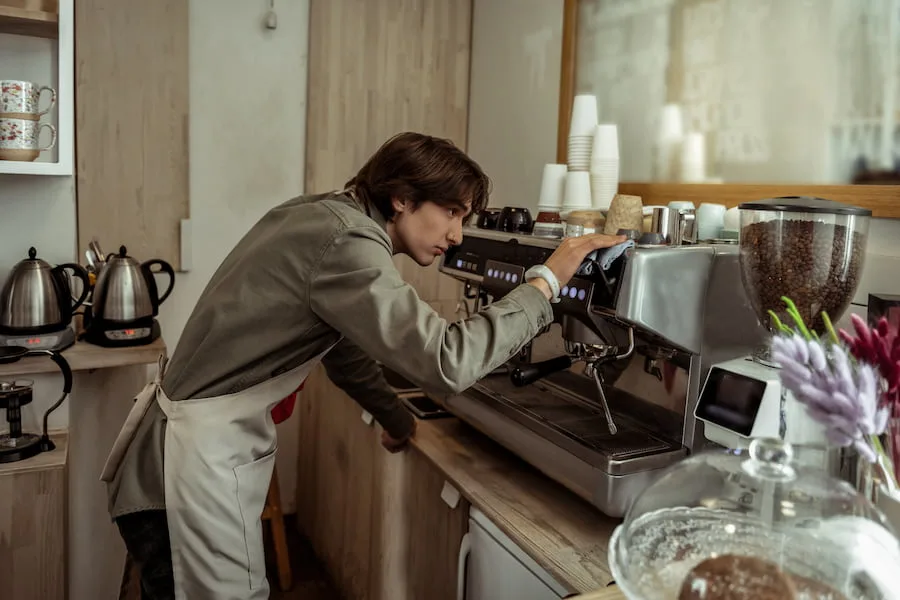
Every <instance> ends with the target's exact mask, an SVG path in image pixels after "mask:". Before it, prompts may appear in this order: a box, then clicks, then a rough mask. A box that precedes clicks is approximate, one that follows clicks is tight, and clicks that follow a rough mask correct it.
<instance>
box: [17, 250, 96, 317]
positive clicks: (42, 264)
mask: <svg viewBox="0 0 900 600" xmlns="http://www.w3.org/2000/svg"><path fill="white" fill-rule="evenodd" d="M67 270H71V271H72V274H73V275H74V276H75V277H77V278H78V279H80V280H81V295H80V296H79V297H78V298H77V299H75V298H73V297H72V289H71V287H70V286H69V278H68V277H67V276H66V271H67ZM90 288H91V285H90V282H89V280H88V274H87V271H86V270H85V269H84V267H82V266H81V265H76V264H74V263H64V264H61V265H58V266H56V267H54V266H51V265H50V264H48V263H47V262H46V261H44V260H41V259H40V258H38V257H37V250H35V249H34V248H33V247H32V248H29V249H28V258H26V259H25V260H22V261H20V262H19V263H18V264H16V266H15V267H13V270H12V273H10V275H9V278H8V279H7V280H6V283H5V284H4V286H3V290H2V291H0V331H2V332H3V333H7V334H29V335H30V334H41V333H49V332H52V331H59V330H61V329H64V328H65V327H67V326H68V325H69V323H70V322H71V321H72V313H73V311H74V310H75V309H76V308H78V307H79V306H81V305H82V304H83V303H84V299H85V297H86V296H87V294H88V292H89V291H90Z"/></svg>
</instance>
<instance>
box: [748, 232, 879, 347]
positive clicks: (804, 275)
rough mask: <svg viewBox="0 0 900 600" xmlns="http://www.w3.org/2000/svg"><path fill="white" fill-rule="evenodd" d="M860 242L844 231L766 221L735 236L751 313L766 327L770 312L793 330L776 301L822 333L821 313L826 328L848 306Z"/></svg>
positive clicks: (858, 264) (859, 259) (861, 248)
mask: <svg viewBox="0 0 900 600" xmlns="http://www.w3.org/2000/svg"><path fill="white" fill-rule="evenodd" d="M865 243H866V239H865V236H863V235H861V234H860V233H859V232H857V231H854V230H853V229H851V228H848V227H846V226H844V225H832V224H829V223H822V222H818V221H801V220H772V221H763V222H760V223H753V224H752V225H748V226H747V227H744V228H743V229H742V230H741V278H742V279H743V281H744V289H745V290H746V292H747V296H748V298H749V299H750V303H751V304H752V305H753V308H754V310H755V311H756V313H757V314H758V315H759V316H760V318H761V319H762V322H763V324H765V325H766V326H769V325H770V319H769V316H768V314H767V311H769V310H771V311H773V312H775V314H777V315H778V318H779V319H781V321H782V322H783V323H785V324H787V325H793V319H791V318H790V317H789V316H788V314H787V311H786V310H785V309H786V307H785V305H784V302H783V301H782V300H781V297H782V296H787V297H788V298H790V299H791V300H792V301H793V302H794V304H796V305H797V311H798V312H799V313H800V316H801V317H803V321H804V323H806V326H807V327H809V328H810V329H811V330H813V331H815V332H816V333H818V334H819V335H822V334H823V333H825V322H824V320H823V319H822V312H823V311H824V312H826V313H828V317H829V318H830V319H831V321H832V323H833V322H835V321H837V320H838V319H840V318H841V316H842V315H843V314H844V311H846V310H847V307H848V306H849V305H850V301H851V300H852V299H853V294H854V293H855V292H856V286H857V285H858V284H859V277H860V273H861V272H862V267H863V258H864V255H865Z"/></svg>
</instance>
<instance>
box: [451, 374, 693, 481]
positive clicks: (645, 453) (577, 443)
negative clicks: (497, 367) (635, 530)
mask: <svg viewBox="0 0 900 600" xmlns="http://www.w3.org/2000/svg"><path fill="white" fill-rule="evenodd" d="M554 388H555V386H554V387H553V388H551V387H550V386H547V385H543V384H540V383H537V384H532V385H529V386H525V387H521V388H520V387H515V386H513V385H512V383H511V382H509V380H508V378H506V377H497V378H494V379H490V380H482V381H481V382H479V383H477V384H476V385H475V386H474V387H473V388H471V390H470V392H467V394H468V395H472V394H477V395H478V396H480V397H481V398H482V399H483V400H485V401H487V403H488V404H490V405H492V406H493V407H494V408H495V409H497V410H499V411H500V412H503V413H504V414H506V415H507V416H508V417H510V418H512V419H513V420H515V421H516V422H518V423H520V424H521V425H524V426H525V427H528V428H529V429H531V430H532V431H534V432H535V433H538V434H539V435H542V436H543V437H546V438H547V439H550V440H551V441H554V443H556V444H557V445H559V446H563V447H565V448H566V449H567V450H569V451H570V452H572V453H573V454H576V455H578V456H579V457H580V458H582V459H583V460H585V461H587V462H589V463H591V464H593V465H595V466H597V467H598V468H601V469H603V470H605V471H607V472H609V473H610V474H624V473H628V472H633V471H637V470H644V469H648V468H657V467H658V466H659V465H660V464H663V465H667V464H671V463H672V462H673V459H672V456H671V455H673V454H676V455H681V456H683V455H685V454H686V451H685V449H684V448H683V447H682V446H681V444H679V443H676V442H673V441H670V440H667V439H666V438H664V437H662V436H661V435H658V434H656V433H654V432H652V431H650V430H648V429H646V428H645V427H642V426H641V425H640V424H638V423H636V422H634V421H632V420H630V419H629V418H628V417H627V416H625V415H621V414H617V413H616V412H613V418H614V420H615V422H616V427H617V429H618V431H617V432H616V433H615V434H612V433H610V432H609V427H608V425H607V423H606V417H605V416H604V415H603V411H602V409H601V408H600V407H599V406H597V407H595V406H592V404H591V402H590V401H587V400H585V399H584V398H581V397H579V396H576V395H575V394H571V393H568V392H567V391H565V390H561V389H554ZM611 391H615V390H611Z"/></svg>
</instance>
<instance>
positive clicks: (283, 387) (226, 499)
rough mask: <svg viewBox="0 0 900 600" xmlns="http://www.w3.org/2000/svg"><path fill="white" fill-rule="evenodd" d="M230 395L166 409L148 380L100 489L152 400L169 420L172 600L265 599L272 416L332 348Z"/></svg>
mask: <svg viewBox="0 0 900 600" xmlns="http://www.w3.org/2000/svg"><path fill="white" fill-rule="evenodd" d="M333 347H334V346H332V347H330V348H328V350H326V351H325V352H323V353H322V354H320V355H318V356H316V357H315V358H313V359H312V360H310V361H309V362H306V363H304V364H302V365H300V366H299V367H297V368H295V369H293V370H291V371H288V372H286V373H282V374H281V375H278V376H277V377H274V378H272V379H269V380H268V381H264V382H262V383H260V384H258V385H255V386H253V387H251V388H249V389H247V390H244V391H242V392H238V393H236V394H229V395H225V396H216V397H213V398H202V399H196V400H183V401H180V402H172V401H171V400H169V399H168V398H167V397H166V395H165V393H164V392H163V390H162V387H161V386H160V382H161V381H162V377H163V374H164V372H165V358H161V359H160V365H159V372H158V373H157V375H156V377H155V378H154V379H153V381H151V382H150V383H149V384H147V386H146V387H145V388H144V389H143V390H142V391H141V393H140V394H138V396H137V398H136V400H135V403H134V407H133V408H132V409H131V412H130V413H129V415H128V418H127V419H126V421H125V425H124V426H123V427H122V430H121V431H120V433H119V436H118V438H117V439H116V442H115V444H113V448H112V451H111V452H110V455H109V458H108V459H107V462H106V466H105V467H104V469H103V474H102V475H101V479H102V480H103V481H107V482H108V481H111V480H112V479H113V477H114V476H115V474H116V471H117V470H118V468H119V465H120V463H121V461H122V458H123V457H124V455H125V451H126V450H127V448H128V446H129V445H130V444H131V441H132V440H133V438H134V435H135V432H136V431H137V428H138V425H139V424H140V422H141V420H142V419H143V417H144V415H145V414H146V413H147V410H148V408H149V407H150V405H151V402H152V401H153V400H155V401H156V402H157V403H158V404H159V406H160V408H161V409H162V411H163V412H164V413H165V415H166V418H167V423H166V437H165V447H164V451H163V457H164V463H163V464H164V471H165V473H164V479H165V493H166V516H167V518H168V523H169V541H170V544H171V548H172V570H173V575H174V579H175V598H176V599H178V600H263V599H265V598H268V597H269V583H268V581H267V580H266V563H265V550H264V547H263V537H262V523H261V520H260V517H261V515H262V512H263V508H264V507H265V501H266V494H267V493H268V490H269V481H270V480H271V478H272V470H273V469H274V467H275V449H276V447H277V443H276V439H275V423H274V421H273V420H272V414H271V413H272V408H273V407H274V406H275V405H276V404H278V403H279V402H280V401H281V400H282V399H284V398H285V397H286V396H288V395H289V394H291V393H292V392H293V391H295V390H296V389H297V388H298V387H300V384H301V383H303V381H304V380H305V379H306V377H307V375H309V373H310V371H312V369H313V368H314V367H315V366H316V365H317V364H318V363H319V362H320V361H321V360H322V358H323V357H324V356H325V354H327V353H328V351H329V350H331V348H333Z"/></svg>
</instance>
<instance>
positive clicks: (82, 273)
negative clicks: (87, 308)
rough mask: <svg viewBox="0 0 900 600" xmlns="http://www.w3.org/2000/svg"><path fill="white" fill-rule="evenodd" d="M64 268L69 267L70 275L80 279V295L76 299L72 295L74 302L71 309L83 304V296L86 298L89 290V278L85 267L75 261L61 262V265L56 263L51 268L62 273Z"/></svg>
mask: <svg viewBox="0 0 900 600" xmlns="http://www.w3.org/2000/svg"><path fill="white" fill-rule="evenodd" d="M66 269H71V270H72V275H74V276H75V277H77V278H78V279H80V280H81V296H79V297H78V299H77V300H76V299H75V298H74V296H73V297H72V300H74V304H72V308H71V310H75V309H76V308H78V307H79V306H81V305H82V304H84V300H85V298H87V295H88V293H89V292H90V291H91V280H90V278H89V276H88V272H87V269H85V268H84V267H82V266H81V265H77V264H75V263H62V264H61V265H56V267H55V268H54V269H53V270H54V271H57V272H58V273H62V272H63V271H65V270H66Z"/></svg>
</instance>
